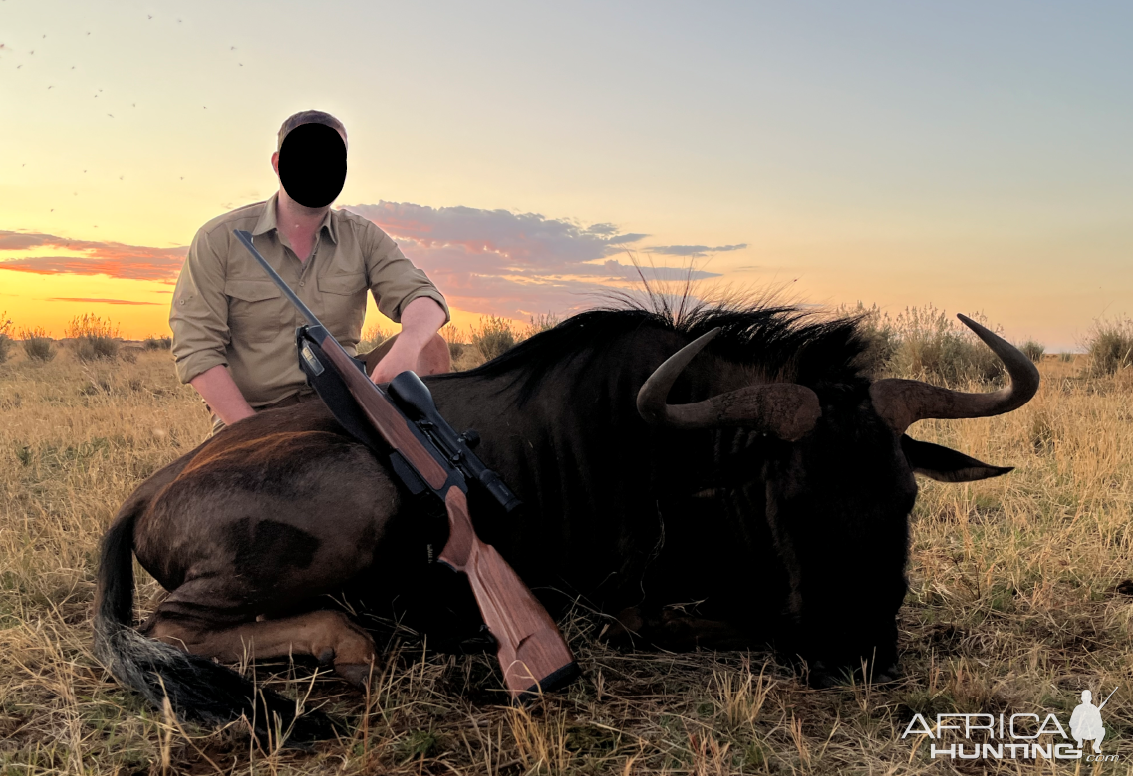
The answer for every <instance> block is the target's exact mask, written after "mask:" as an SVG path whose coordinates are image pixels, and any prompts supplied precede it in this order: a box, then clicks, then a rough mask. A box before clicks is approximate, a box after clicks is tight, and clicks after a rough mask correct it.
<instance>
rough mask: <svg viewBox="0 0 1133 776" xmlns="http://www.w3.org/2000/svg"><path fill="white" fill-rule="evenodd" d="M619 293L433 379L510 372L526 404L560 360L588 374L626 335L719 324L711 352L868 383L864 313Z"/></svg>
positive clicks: (790, 376)
mask: <svg viewBox="0 0 1133 776" xmlns="http://www.w3.org/2000/svg"><path fill="white" fill-rule="evenodd" d="M615 299H616V300H617V301H618V302H619V304H617V305H610V306H604V307H599V308H596V309H592V310H588V311H585V312H582V313H578V314H577V315H574V316H572V317H570V318H568V319H566V320H565V321H563V322H562V323H560V324H558V325H557V326H555V327H554V328H551V329H548V330H546V331H543V332H540V333H538V334H536V335H534V336H532V337H530V338H528V339H526V340H524V341H523V342H521V343H519V344H518V345H516V346H515V347H513V348H511V349H509V350H508V351H506V352H505V353H503V354H501V355H500V356H498V357H496V358H494V359H492V360H491V361H488V362H487V363H485V364H482V365H480V366H478V367H476V368H475V369H471V370H468V371H466V372H457V373H452V374H448V375H438V376H437V377H435V378H433V379H451V378H459V377H461V376H467V377H479V378H489V379H490V378H511V379H510V380H508V382H507V385H514V384H515V383H516V382H518V383H519V384H520V391H519V396H518V399H519V402H520V403H521V404H522V403H524V402H526V401H527V400H528V399H529V398H530V397H531V395H532V394H533V393H534V392H535V391H536V390H537V389H538V387H539V385H540V383H541V382H542V379H543V377H544V376H546V375H548V374H550V372H551V371H552V370H554V369H555V368H556V367H560V366H562V365H564V364H567V363H571V362H574V361H575V360H577V359H580V358H582V359H584V361H583V362H582V363H581V364H578V365H576V366H577V368H576V369H575V370H574V373H575V375H576V376H577V378H578V379H585V376H586V375H587V374H591V373H592V370H593V369H595V368H597V364H598V362H600V361H601V360H603V359H604V358H606V357H609V355H610V353H611V352H613V346H614V344H615V343H618V342H619V341H621V340H622V338H624V337H628V336H633V335H636V334H640V333H642V332H643V331H647V330H651V329H652V330H662V331H671V332H676V333H678V334H681V335H684V337H685V338H687V341H690V342H691V341H692V340H694V339H696V338H697V337H699V336H701V335H702V334H705V333H707V332H709V331H711V330H712V329H714V328H717V327H719V328H720V329H721V332H720V334H719V335H718V336H717V337H716V338H715V339H714V340H713V341H712V343H711V344H710V345H709V347H708V352H710V353H712V354H714V355H716V356H717V357H719V358H723V359H726V360H729V361H733V362H736V363H742V364H745V365H750V366H752V367H754V368H756V369H757V370H758V371H759V372H761V373H763V374H765V375H773V376H777V377H776V378H775V379H780V380H790V381H792V382H795V383H798V384H800V385H805V386H807V387H810V388H818V387H821V386H830V385H832V384H843V385H846V386H847V387H848V386H860V385H862V384H864V383H867V382H868V377H867V376H866V375H865V374H864V369H863V366H862V364H863V360H862V355H863V353H864V352H865V350H866V349H867V347H868V341H867V340H866V339H865V337H864V336H863V335H862V333H861V331H860V329H859V324H860V322H861V316H848V317H840V318H831V317H829V316H828V315H825V314H824V313H823V312H822V311H821V310H817V309H804V308H801V307H800V306H797V305H782V304H773V303H768V302H766V301H763V300H760V301H751V300H744V299H738V300H737V299H735V298H733V299H730V300H724V301H716V302H690V301H689V300H688V299H687V298H681V299H680V300H679V302H680V304H679V305H673V304H672V302H671V300H670V299H667V298H665V297H663V296H661V295H659V294H656V293H650V294H649V295H648V296H647V297H646V298H645V299H644V300H641V299H640V298H634V297H631V296H629V295H618V296H616V297H615ZM560 387H561V388H566V386H560Z"/></svg>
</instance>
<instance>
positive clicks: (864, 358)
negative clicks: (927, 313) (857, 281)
mask: <svg viewBox="0 0 1133 776" xmlns="http://www.w3.org/2000/svg"><path fill="white" fill-rule="evenodd" d="M837 312H838V315H839V316H840V317H855V318H858V319H860V320H859V323H858V336H859V337H860V338H861V339H862V340H863V341H864V342H865V345H866V349H865V351H864V352H863V353H862V355H861V356H859V357H858V366H859V367H861V368H862V369H863V370H864V371H865V372H866V374H869V375H871V376H874V377H878V376H881V375H883V374H885V373H887V372H888V371H889V362H890V360H891V359H892V358H893V353H894V351H895V350H896V349H897V333H896V332H895V331H894V330H893V321H891V320H890V319H889V314H888V313H883V312H882V311H881V310H880V309H879V308H878V306H877V305H873V306H872V307H866V306H865V305H864V304H862V303H861V302H858V304H857V306H856V307H853V308H849V307H846V306H845V305H843V306H842V307H839V308H838V311H837Z"/></svg>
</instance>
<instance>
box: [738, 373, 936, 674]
mask: <svg viewBox="0 0 1133 776" xmlns="http://www.w3.org/2000/svg"><path fill="white" fill-rule="evenodd" d="M820 400H821V402H822V416H821V418H820V419H819V420H818V422H817V424H816V426H815V428H814V429H813V430H812V431H811V432H810V433H808V434H806V435H805V436H804V437H802V438H801V439H799V440H797V441H795V442H774V443H772V444H770V445H769V446H768V448H767V451H768V455H767V457H766V458H765V459H764V463H763V466H762V472H761V479H762V480H763V482H764V483H765V487H766V518H767V521H768V525H769V528H770V530H771V533H772V536H773V537H774V539H775V544H776V549H777V552H778V556H779V558H780V560H781V562H782V563H783V565H784V567H785V568H786V571H787V576H788V580H789V598H788V607H789V611H790V615H791V620H792V621H793V628H792V630H793V634H791V636H792V638H791V639H789V643H791V645H792V647H791V648H793V649H794V651H796V652H797V653H798V654H800V655H802V656H803V657H804V658H806V659H807V660H808V661H811V662H812V663H816V664H821V665H822V666H825V667H827V668H829V669H835V668H840V667H846V668H859V667H860V661H861V660H862V659H863V658H864V659H867V660H874V659H875V660H876V661H877V665H878V666H879V667H880V669H882V670H884V669H887V668H889V666H890V665H891V664H893V663H894V662H895V660H896V627H895V620H894V618H895V615H896V613H897V610H898V609H899V608H900V606H901V602H902V601H903V599H904V596H905V591H906V582H905V574H904V572H905V564H906V560H907V556H908V516H909V513H910V511H911V510H912V508H913V504H914V502H915V500H916V493H917V485H916V481H915V479H914V476H913V470H912V469H911V468H910V466H909V464H908V462H907V461H906V458H905V455H904V453H903V451H902V449H901V444H900V437H899V436H898V435H897V434H896V433H894V432H893V430H892V429H890V428H889V427H888V426H886V425H885V423H884V422H882V421H881V419H880V418H878V417H877V415H876V414H875V413H874V412H873V410H872V406H871V405H870V404H869V400H868V396H867V395H860V394H858V395H855V394H854V393H852V392H847V393H839V394H834V395H833V396H823V395H822V393H820Z"/></svg>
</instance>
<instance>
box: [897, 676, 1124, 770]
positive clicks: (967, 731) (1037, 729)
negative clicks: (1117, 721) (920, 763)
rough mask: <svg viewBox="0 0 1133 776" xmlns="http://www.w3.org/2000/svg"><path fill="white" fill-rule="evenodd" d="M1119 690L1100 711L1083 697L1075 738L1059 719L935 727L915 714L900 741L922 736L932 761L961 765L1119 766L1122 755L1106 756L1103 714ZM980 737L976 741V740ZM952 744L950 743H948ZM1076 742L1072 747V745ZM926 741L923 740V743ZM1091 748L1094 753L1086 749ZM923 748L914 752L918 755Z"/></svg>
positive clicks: (952, 722)
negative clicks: (983, 762) (961, 762)
mask: <svg viewBox="0 0 1133 776" xmlns="http://www.w3.org/2000/svg"><path fill="white" fill-rule="evenodd" d="M1117 689H1118V688H1116V687H1115V688H1114V690H1113V692H1111V693H1110V694H1109V695H1108V696H1107V697H1106V699H1105V700H1104V701H1102V702H1101V703H1100V704H1098V705H1097V706H1095V705H1094V704H1093V703H1092V701H1093V694H1092V693H1091V692H1090V691H1089V690H1085V691H1083V692H1082V696H1081V697H1082V702H1081V703H1080V704H1078V706H1077V707H1076V708H1075V709H1074V711H1073V713H1072V714H1071V715H1070V732H1069V734H1067V732H1066V728H1064V727H1063V726H1062V723H1061V722H1059V720H1058V717H1057V716H1056V715H1054V714H1051V713H1047V714H1046V715H1045V716H1043V715H1041V714H1036V713H1032V712H1025V713H1015V714H1006V713H1000V714H998V715H995V714H988V713H987V712H983V713H979V714H972V713H966V714H965V713H955V714H937V715H936V725H931V724H929V722H928V720H926V719H925V717H924V715H923V714H919V713H918V714H914V715H913V718H912V720H910V721H909V725H908V727H906V728H905V732H904V733H903V734H902V735H901V738H907V737H908V736H909V735H910V734H913V733H920V734H921V735H922V736H925V737H927V738H929V739H930V740H931V744H929V757H931V758H932V759H934V760H935V759H936V758H938V757H946V758H949V759H954V760H955V759H960V760H977V759H993V760H1003V759H1009V760H1016V759H1030V760H1038V759H1039V758H1042V759H1046V760H1085V761H1086V762H1101V761H1115V760H1118V759H1120V755H1117V754H1102V739H1104V738H1105V725H1104V724H1102V715H1101V710H1102V708H1103V707H1104V706H1105V705H1106V703H1108V702H1109V699H1110V698H1112V697H1113V694H1114V693H1115V692H1117ZM973 733H975V735H974V736H973V735H972V734H973ZM949 739H950V740H949ZM1071 740H1073V743H1070V742H1071ZM922 741H923V739H922ZM1087 741H1089V742H1091V743H1092V744H1093V746H1092V750H1093V751H1092V752H1091V751H1090V750H1089V749H1087V748H1085V742H1087ZM919 746H920V743H918V744H917V745H916V747H914V751H915V749H916V748H917V747H919Z"/></svg>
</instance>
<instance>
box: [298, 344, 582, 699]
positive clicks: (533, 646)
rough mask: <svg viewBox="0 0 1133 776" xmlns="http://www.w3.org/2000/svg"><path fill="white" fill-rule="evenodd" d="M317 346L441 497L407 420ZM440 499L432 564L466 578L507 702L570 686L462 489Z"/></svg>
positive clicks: (561, 654) (553, 637) (565, 657)
mask: <svg viewBox="0 0 1133 776" xmlns="http://www.w3.org/2000/svg"><path fill="white" fill-rule="evenodd" d="M320 344H321V347H322V350H323V353H324V354H325V355H326V356H327V358H329V359H330V361H331V362H332V363H333V365H334V368H335V371H337V372H338V373H339V375H340V376H341V377H342V379H343V381H344V382H345V383H346V387H347V389H348V390H349V391H350V394H351V395H352V396H353V397H354V398H355V400H356V401H357V402H358V404H359V406H360V407H361V408H362V410H363V411H364V412H365V413H366V416H367V417H368V418H369V419H370V422H371V423H373V425H374V427H375V428H376V429H377V430H378V432H379V433H380V434H381V435H382V437H384V438H385V440H386V441H387V442H389V444H390V445H391V446H392V447H394V448H395V449H396V450H397V451H398V452H399V453H400V454H401V455H403V456H404V457H405V458H406V460H407V461H409V463H410V464H412V466H413V468H415V469H416V470H417V472H418V473H419V474H420V475H421V476H422V478H424V480H425V482H426V483H427V484H428V485H429V486H430V487H431V488H432V489H433V490H435V491H441V490H442V489H443V488H444V487H445V483H446V482H447V480H448V477H447V475H446V473H445V471H444V469H442V468H441V466H440V465H439V464H438V463H437V462H436V461H435V460H434V459H433V456H432V455H430V454H429V451H428V450H426V449H425V448H424V446H422V444H421V442H420V440H419V439H418V438H417V437H416V436H415V435H414V433H413V431H412V430H411V429H410V428H409V422H408V421H407V420H406V419H405V417H404V416H403V415H402V414H401V413H400V412H399V411H398V409H397V408H396V407H395V406H394V405H393V404H392V403H391V401H390V400H389V399H388V398H387V397H385V396H384V395H383V394H381V393H380V391H378V390H375V386H374V384H373V383H372V382H371V381H370V379H369V378H368V377H367V376H366V375H365V374H363V373H362V372H361V371H359V369H358V367H357V365H356V364H355V363H354V361H353V359H351V358H350V356H349V354H347V353H346V351H345V350H343V349H342V346H341V345H339V344H338V343H337V342H336V341H335V340H334V338H333V337H329V336H328V337H327V338H326V339H325V340H324V341H323V342H322V343H320ZM444 500H445V510H446V511H447V512H448V527H449V538H448V542H446V544H445V546H444V549H443V550H441V554H440V556H439V558H438V559H439V560H440V561H442V562H443V563H446V564H447V565H448V566H450V567H451V568H453V569H455V570H456V571H459V572H462V573H464V574H466V575H467V576H468V582H469V584H470V585H471V587H472V593H473V595H474V596H475V597H476V604H477V605H478V606H479V607H480V614H481V616H483V618H484V623H485V624H486V625H487V626H488V630H489V631H490V632H491V634H492V636H493V637H494V638H495V639H496V643H497V644H498V650H497V652H496V656H497V658H498V659H499V661H500V668H501V670H502V671H503V676H504V685H505V686H506V687H507V689H508V692H509V693H510V694H511V696H512V698H514V699H524V698H527V697H530V696H532V695H538V694H539V693H541V692H544V691H548V690H552V689H555V688H557V687H560V686H562V685H565V684H568V683H569V682H570V681H572V680H573V679H574V678H575V677H576V676H577V675H578V666H577V664H576V663H575V662H574V655H573V654H572V653H571V651H570V647H568V646H567V644H566V641H565V640H564V639H563V636H562V634H561V633H560V632H559V629H558V627H557V626H556V625H555V622H554V620H552V619H551V616H550V615H549V614H547V610H546V609H544V608H543V605H542V604H540V603H539V600H538V599H537V598H536V597H535V595H534V594H533V593H532V592H531V591H530V590H529V589H528V588H527V586H526V585H525V584H523V580H521V579H520V578H519V575H517V574H516V573H515V571H514V570H512V568H511V566H509V565H508V563H507V561H505V560H504V559H503V557H502V556H501V555H500V554H499V552H497V551H496V549H495V548H494V547H492V546H491V545H490V544H485V543H484V542H482V541H480V539H479V537H477V536H476V531H475V529H474V528H473V526H472V520H471V518H470V517H469V515H468V501H467V498H466V496H465V494H464V491H463V490H461V489H460V488H459V487H457V486H455V485H450V486H449V487H448V489H447V490H445V491H444Z"/></svg>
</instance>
